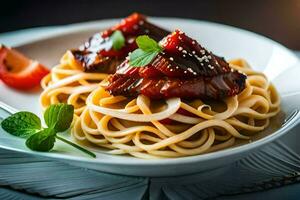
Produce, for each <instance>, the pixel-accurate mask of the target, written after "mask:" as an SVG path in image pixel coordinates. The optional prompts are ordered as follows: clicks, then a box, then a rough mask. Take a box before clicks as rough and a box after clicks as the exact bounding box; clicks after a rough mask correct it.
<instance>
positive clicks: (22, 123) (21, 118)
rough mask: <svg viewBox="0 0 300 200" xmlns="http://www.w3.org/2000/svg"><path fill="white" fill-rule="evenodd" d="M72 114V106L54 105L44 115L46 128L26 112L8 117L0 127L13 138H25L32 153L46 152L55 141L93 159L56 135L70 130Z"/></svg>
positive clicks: (87, 151)
mask: <svg viewBox="0 0 300 200" xmlns="http://www.w3.org/2000/svg"><path fill="white" fill-rule="evenodd" d="M73 114H74V107H73V106H72V105H68V104H63V103H61V104H55V105H51V106H49V107H48V108H47V110H46V111H45V113H44V120H45V123H46V125H47V126H48V127H47V128H43V127H42V125H41V120H40V118H39V117H38V116H36V115H35V114H34V113H31V112H27V111H21V112H17V113H15V114H13V115H11V116H9V117H8V118H6V119H4V120H3V121H2V122H1V126H2V128H3V129H4V130H5V131H6V132H8V133H10V134H12V135H14V136H17V137H22V138H26V146H27V147H28V148H29V149H31V150H33V151H42V152H48V151H50V150H51V149H52V148H53V147H54V143H55V141H56V140H60V141H62V142H64V143H66V144H69V145H71V146H73V147H74V148H76V149H78V150H80V151H82V152H84V153H86V154H88V155H89V156H91V157H93V158H95V157H96V155H95V154H94V153H92V152H90V151H89V150H87V149H85V148H83V147H81V146H79V145H77V144H75V143H73V142H71V141H68V140H66V139H64V138H62V137H60V136H59V135H58V133H60V132H64V131H66V130H68V129H69V128H70V126H71V123H72V121H73Z"/></svg>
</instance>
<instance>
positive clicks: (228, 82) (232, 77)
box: [106, 71, 246, 99]
mask: <svg viewBox="0 0 300 200" xmlns="http://www.w3.org/2000/svg"><path fill="white" fill-rule="evenodd" d="M245 78H246V76H245V75H243V74H241V73H238V72H237V71H235V72H232V73H226V74H221V75H217V76H212V77H204V76H198V77H194V78H190V79H180V78H169V77H162V78H136V77H128V76H125V75H120V74H115V75H113V76H111V77H110V78H109V81H110V85H109V86H108V87H107V88H106V89H107V90H108V91H109V92H110V93H111V94H113V95H115V96H117V95H122V96H137V95H138V94H143V95H145V96H148V97H150V98H151V99H165V98H171V97H181V98H185V99H193V98H201V99H223V98H225V97H229V96H233V95H236V94H238V93H239V92H241V91H242V90H243V89H244V88H245Z"/></svg>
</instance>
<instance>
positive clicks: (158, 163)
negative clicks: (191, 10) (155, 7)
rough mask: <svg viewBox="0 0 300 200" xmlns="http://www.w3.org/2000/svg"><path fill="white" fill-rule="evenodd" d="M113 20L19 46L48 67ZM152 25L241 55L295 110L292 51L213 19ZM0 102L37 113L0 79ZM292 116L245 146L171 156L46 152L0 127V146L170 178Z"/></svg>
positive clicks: (236, 152)
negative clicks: (144, 157)
mask: <svg viewBox="0 0 300 200" xmlns="http://www.w3.org/2000/svg"><path fill="white" fill-rule="evenodd" d="M117 21H118V20H115V19H114V20H103V21H98V22H90V23H83V24H76V25H71V26H68V27H67V28H66V29H65V31H63V33H60V34H59V35H52V36H51V37H50V38H43V39H42V40H39V41H28V42H29V43H27V44H26V41H24V42H23V43H25V44H23V45H22V46H19V47H18V49H20V50H21V51H22V52H24V53H25V54H27V55H29V56H30V57H32V58H35V59H37V60H39V61H40V62H42V63H44V64H46V65H48V66H52V65H54V64H56V63H57V62H58V61H59V58H60V57H61V56H62V54H63V53H64V51H65V50H66V49H68V48H74V47H77V46H78V45H79V44H81V43H82V42H83V41H85V40H86V39H87V38H88V37H89V36H91V35H92V34H93V33H95V32H98V31H99V30H103V29H105V28H107V27H109V26H111V25H113V24H115V23H116V22H117ZM151 21H153V22H154V23H155V24H158V25H160V26H162V27H165V28H168V29H169V30H174V29H175V28H180V29H182V30H183V31H185V32H186V33H187V34H188V35H190V36H191V37H193V38H195V39H197V40H198V41H199V42H200V43H201V44H202V45H203V46H205V47H207V48H208V49H209V50H211V51H213V52H215V53H216V54H217V55H222V56H224V57H225V58H226V59H231V58H244V59H246V60H247V61H248V62H249V63H250V64H251V66H253V68H254V69H255V70H258V71H262V72H264V73H265V74H266V75H267V76H268V78H269V79H270V80H271V81H272V82H273V83H274V84H275V86H276V87H277V89H278V91H279V93H280V95H281V96H282V101H283V102H282V109H283V111H284V112H285V113H287V114H289V113H291V112H292V111H293V110H295V109H300V78H298V76H299V74H300V64H299V61H298V59H297V57H296V56H295V55H293V53H292V52H291V51H289V50H288V49H286V48H285V47H283V46H282V45H280V44H278V43H276V42H274V41H272V40H270V39H267V38H265V37H262V36H259V35H257V34H254V33H251V32H248V31H245V30H241V29H237V28H233V27H229V26H225V25H220V24H215V23H208V22H201V21H195V20H186V19H176V18H151ZM0 101H3V102H4V103H6V104H9V105H11V106H12V107H15V108H17V109H19V110H28V111H32V112H35V113H37V114H40V110H39V105H38V94H36V93H31V94H28V93H21V92H17V91H14V90H11V89H8V88H7V87H6V86H4V85H3V84H1V83H0ZM299 118H300V116H299V115H297V116H296V117H294V118H293V119H292V120H291V121H290V122H289V123H288V124H287V126H285V127H284V128H283V129H282V130H281V131H276V132H274V133H273V134H271V135H268V136H267V137H263V138H261V139H259V140H257V141H254V142H252V143H250V144H246V145H242V146H238V147H234V148H230V149H226V150H222V151H219V152H214V153H209V154H204V155H198V156H190V157H184V158H176V159H161V160H142V159H138V158H133V157H129V156H115V155H108V154H105V153H103V152H101V151H98V152H97V153H96V154H97V158H96V159H91V158H87V157H85V156H83V155H82V154H81V153H79V152H78V151H76V150H74V149H73V148H71V147H68V146H67V145H64V144H61V143H58V144H57V145H56V147H55V149H54V150H53V151H52V152H50V153H39V152H33V151H30V150H28V149H27V148H26V147H25V145H24V140H23V139H19V138H16V137H14V136H11V135H9V134H7V133H5V132H4V131H3V130H2V129H0V148H3V149H10V150H13V151H19V152H24V153H28V154H32V155H36V156H44V157H48V158H51V159H54V160H60V161H63V162H67V163H70V164H74V165H77V166H82V167H85V168H89V169H96V170H100V171H105V172H111V173H117V174H126V175H136V176H173V175H181V174H189V173H194V172H199V171H204V170H208V169H212V168H216V167H220V166H222V165H226V164H229V163H232V162H234V161H236V160H237V159H239V158H242V157H243V156H246V155H247V154H249V153H251V152H253V151H254V150H258V149H259V148H260V147H262V146H263V145H266V144H267V143H269V142H271V141H273V140H275V139H277V138H279V137H280V136H281V135H283V134H285V133H287V131H288V130H289V129H291V128H292V127H293V126H295V125H296V123H297V121H299V120H298V119H299Z"/></svg>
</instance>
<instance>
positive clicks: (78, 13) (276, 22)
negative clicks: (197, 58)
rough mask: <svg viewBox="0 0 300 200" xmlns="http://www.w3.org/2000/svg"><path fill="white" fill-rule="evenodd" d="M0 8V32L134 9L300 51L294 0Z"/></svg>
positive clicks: (33, 1)
mask: <svg viewBox="0 0 300 200" xmlns="http://www.w3.org/2000/svg"><path fill="white" fill-rule="evenodd" d="M0 8H1V12H0V13H1V14H0V32H7V31H13V30H17V29H23V28H29V27H37V26H49V25H63V24H69V23H75V22H84V21H90V20H98V19H104V18H119V17H124V16H127V15H129V14H130V13H131V12H134V11H138V12H141V13H144V14H146V15H152V16H167V17H183V18H193V19H200V20H207V21H213V22H219V23H223V24H228V25H232V26H236V27H241V28H244V29H248V30H251V31H254V32H257V33H260V34H263V35H265V36H268V37H270V38H272V39H274V40H276V41H278V42H280V43H283V44H284V45H286V46H288V47H289V48H292V49H297V50H300V0H206V1H204V0H181V1H177V0H173V1H170V0H165V1H164V0H131V1H129V0H104V1H103V0H98V1H96V0H85V1H84V0H73V1H72V0H60V1H58V0H52V1H51V0H27V1H26V0H24V1H21V0H19V1H17V0H7V1H2V2H1V6H0Z"/></svg>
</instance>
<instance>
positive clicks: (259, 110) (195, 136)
mask: <svg viewBox="0 0 300 200" xmlns="http://www.w3.org/2000/svg"><path fill="white" fill-rule="evenodd" d="M63 61H64V60H63ZM229 64H230V67H231V68H232V69H234V70H238V71H240V72H242V73H244V74H246V75H247V80H246V88H245V89H244V90H243V91H242V92H241V93H239V94H238V95H235V96H232V97H228V98H226V99H225V100H224V102H217V101H216V102H214V101H208V102H206V101H202V100H200V99H193V100H184V99H181V98H171V99H167V100H150V99H149V98H148V97H146V96H144V95H139V96H138V97H136V98H129V97H124V96H112V95H110V94H109V93H108V92H107V91H106V90H105V89H104V88H103V87H102V86H101V85H100V86H97V85H94V84H89V85H93V86H91V87H90V89H91V90H92V87H93V90H94V89H95V88H96V89H95V90H94V91H93V92H92V93H91V94H90V95H89V96H88V97H87V99H86V104H87V106H86V107H82V109H81V111H82V114H81V115H80V117H79V118H77V120H76V122H75V124H74V126H73V128H72V135H73V136H74V137H75V138H76V140H79V141H89V142H90V143H92V144H95V145H98V146H101V147H104V148H107V149H110V151H108V152H109V153H111V154H130V155H132V156H135V157H139V158H162V157H182V156H190V155H198V154H203V153H207V152H212V151H217V150H221V149H224V148H228V147H230V146H232V145H234V144H236V142H237V140H238V139H241V140H249V139H250V138H251V136H252V135H254V134H255V133H257V132H259V131H262V130H264V129H265V128H267V127H268V125H269V122H270V118H271V117H273V116H275V115H276V114H277V113H278V112H279V111H280V98H279V95H278V93H277V91H276V89H275V88H274V86H273V85H272V84H270V83H269V82H268V80H267V78H266V76H265V75H264V74H262V73H259V72H256V71H254V70H252V69H251V67H250V66H249V65H248V64H247V62H246V61H244V60H242V59H237V60H232V61H230V62H229ZM58 69H59V68H58ZM102 76H103V75H101V76H99V77H98V78H99V79H100V78H102ZM82 77H83V76H82ZM81 80H86V79H83V78H82V79H78V80H76V82H77V85H78V83H80V81H81ZM46 82H47V81H46ZM83 82H84V83H85V81H83ZM102 84H104V83H102ZM44 85H46V84H44ZM48 85H49V84H48ZM50 85H51V84H50ZM52 85H54V84H52ZM57 85H58V84H57ZM60 85H62V84H60ZM83 85H84V84H80V87H82V86H83ZM52 87H53V86H52ZM54 88H55V87H54ZM68 89H69V90H68V91H69V92H68V94H69V95H70V96H71V97H72V98H71V99H78V98H79V96H78V95H77V94H78V92H77V93H76V92H75V91H77V90H72V87H69V88H68ZM49 91H50V90H49ZM49 91H46V92H45V94H49ZM65 91H66V90H65ZM53 93H54V92H53ZM56 93H57V94H58V92H56ZM45 94H44V95H43V96H45ZM73 96H77V97H78V98H74V97H73ZM69 98H70V97H69ZM85 98H86V96H84V97H83V98H82V99H85ZM43 99H44V98H43V97H42V100H43ZM53 99H54V100H53V101H56V99H58V97H56V98H53ZM43 101H45V102H50V101H51V100H50V101H48V100H43ZM179 110H181V111H182V110H183V111H184V112H178V111H179ZM185 113H188V114H185ZM166 120H167V121H168V122H166Z"/></svg>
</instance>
